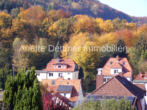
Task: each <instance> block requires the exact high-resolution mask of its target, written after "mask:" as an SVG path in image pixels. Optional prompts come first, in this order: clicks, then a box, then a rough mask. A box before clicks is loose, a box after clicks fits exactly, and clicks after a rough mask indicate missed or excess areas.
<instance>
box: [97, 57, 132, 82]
mask: <svg viewBox="0 0 147 110" xmlns="http://www.w3.org/2000/svg"><path fill="white" fill-rule="evenodd" d="M97 71H98V73H97V77H98V76H100V77H102V76H103V83H105V82H107V81H108V80H109V79H110V78H112V77H113V76H116V75H118V74H119V73H120V72H122V73H123V76H124V77H125V78H126V79H128V80H129V81H132V75H133V69H132V67H131V65H130V63H129V62H128V60H127V58H119V56H116V58H109V60H108V61H107V63H106V64H105V65H104V67H103V68H98V69H97Z"/></svg>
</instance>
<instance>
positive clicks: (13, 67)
mask: <svg viewBox="0 0 147 110" xmlns="http://www.w3.org/2000/svg"><path fill="white" fill-rule="evenodd" d="M12 66H13V80H14V72H15V71H14V64H12Z"/></svg>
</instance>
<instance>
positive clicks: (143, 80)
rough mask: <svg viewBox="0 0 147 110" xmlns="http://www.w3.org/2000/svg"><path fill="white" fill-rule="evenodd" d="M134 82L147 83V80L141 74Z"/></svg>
mask: <svg viewBox="0 0 147 110" xmlns="http://www.w3.org/2000/svg"><path fill="white" fill-rule="evenodd" d="M133 82H142V83H144V82H147V78H146V77H145V74H142V73H139V74H138V75H137V76H136V77H135V79H134V80H133Z"/></svg>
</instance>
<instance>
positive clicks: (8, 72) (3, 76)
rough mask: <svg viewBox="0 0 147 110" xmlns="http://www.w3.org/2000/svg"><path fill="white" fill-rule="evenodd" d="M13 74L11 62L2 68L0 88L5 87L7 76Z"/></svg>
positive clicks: (0, 71)
mask: <svg viewBox="0 0 147 110" xmlns="http://www.w3.org/2000/svg"><path fill="white" fill-rule="evenodd" d="M11 75H12V69H10V68H9V64H6V65H5V67H4V68H1V69H0V88H1V89H3V90H4V89H5V82H6V80H7V77H9V76H11Z"/></svg>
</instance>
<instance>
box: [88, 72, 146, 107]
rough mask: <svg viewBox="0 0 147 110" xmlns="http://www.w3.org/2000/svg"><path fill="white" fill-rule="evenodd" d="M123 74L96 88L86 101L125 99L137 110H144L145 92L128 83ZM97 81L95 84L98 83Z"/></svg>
mask: <svg viewBox="0 0 147 110" xmlns="http://www.w3.org/2000/svg"><path fill="white" fill-rule="evenodd" d="M123 75H124V74H122V72H121V73H119V75H117V76H114V77H112V78H111V79H109V80H108V81H107V82H105V83H104V84H102V85H101V86H99V87H97V88H96V90H94V91H93V92H92V93H91V94H90V95H89V96H88V97H87V100H90V99H91V98H92V99H93V100H94V101H101V100H104V99H106V100H107V99H111V98H115V99H116V100H120V99H124V98H127V99H128V100H129V101H130V103H131V105H132V106H134V107H136V109H137V110H146V105H145V99H144V95H145V91H144V89H142V88H140V87H139V86H137V85H134V84H133V83H131V82H130V81H128V80H127V79H126V78H125V77H124V76H123ZM100 81H103V80H98V79H97V81H96V82H97V83H100Z"/></svg>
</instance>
